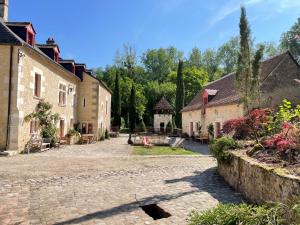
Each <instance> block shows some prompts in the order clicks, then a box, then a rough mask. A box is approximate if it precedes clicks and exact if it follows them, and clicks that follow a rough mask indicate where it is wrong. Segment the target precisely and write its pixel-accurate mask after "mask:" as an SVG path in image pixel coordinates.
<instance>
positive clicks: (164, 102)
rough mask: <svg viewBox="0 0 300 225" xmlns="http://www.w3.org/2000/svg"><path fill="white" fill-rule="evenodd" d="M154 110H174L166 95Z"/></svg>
mask: <svg viewBox="0 0 300 225" xmlns="http://www.w3.org/2000/svg"><path fill="white" fill-rule="evenodd" d="M154 110H173V107H172V106H171V104H170V103H169V102H168V100H167V99H166V98H165V97H162V98H161V99H160V101H159V102H158V103H157V104H156V106H155V107H154Z"/></svg>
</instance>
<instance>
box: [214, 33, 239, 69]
mask: <svg viewBox="0 0 300 225" xmlns="http://www.w3.org/2000/svg"><path fill="white" fill-rule="evenodd" d="M238 54H239V38H238V37H232V38H230V39H229V41H227V42H225V43H224V44H223V45H222V46H221V47H219V48H218V52H217V55H218V56H217V58H218V59H219V60H220V64H221V66H222V68H223V70H224V74H228V73H231V72H234V71H235V70H236V66H237V59H238Z"/></svg>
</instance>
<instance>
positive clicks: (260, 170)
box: [218, 152, 300, 203]
mask: <svg viewBox="0 0 300 225" xmlns="http://www.w3.org/2000/svg"><path fill="white" fill-rule="evenodd" d="M232 154H233V160H232V161H231V163H230V164H224V163H219V165H218V171H219V173H220V175H221V176H223V177H224V179H225V181H226V182H227V183H229V185H230V186H232V187H233V188H234V189H236V190H237V191H239V192H240V193H242V195H243V196H244V197H245V198H246V199H247V200H249V201H250V202H252V203H264V202H270V201H271V202H286V201H287V200H288V199H291V198H293V197H297V196H298V197H299V196H300V177H296V176H292V175H287V174H285V173H283V170H282V169H281V168H278V169H274V168H272V167H270V166H268V165H262V164H259V163H257V162H256V161H254V160H253V159H251V158H250V157H248V156H246V155H245V154H243V153H241V152H232Z"/></svg>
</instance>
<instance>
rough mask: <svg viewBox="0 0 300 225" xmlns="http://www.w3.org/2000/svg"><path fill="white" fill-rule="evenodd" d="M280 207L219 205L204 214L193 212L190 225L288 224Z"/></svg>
mask: <svg viewBox="0 0 300 225" xmlns="http://www.w3.org/2000/svg"><path fill="white" fill-rule="evenodd" d="M283 217H284V215H283V213H282V211H281V210H280V207H279V206H273V207H268V206H264V205H263V206H253V205H247V204H238V205H235V204H219V205H218V206H217V207H215V208H213V209H211V210H208V211H205V212H204V213H198V212H195V211H194V212H192V214H191V217H190V219H189V223H188V224H189V225H200V224H201V225H216V224H217V225H240V224H247V225H280V224H282V225H283V224H286V225H287V224H288V223H286V222H285V221H284V219H283Z"/></svg>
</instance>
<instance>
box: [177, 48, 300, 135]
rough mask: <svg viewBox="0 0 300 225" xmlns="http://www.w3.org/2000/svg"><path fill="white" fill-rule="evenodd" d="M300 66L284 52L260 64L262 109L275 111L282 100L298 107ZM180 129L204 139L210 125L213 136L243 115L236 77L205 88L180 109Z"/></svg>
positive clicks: (220, 80) (299, 102)
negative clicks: (286, 100)
mask: <svg viewBox="0 0 300 225" xmlns="http://www.w3.org/2000/svg"><path fill="white" fill-rule="evenodd" d="M299 80H300V66H299V65H298V63H297V62H296V61H295V59H294V58H293V56H292V55H291V54H290V52H285V53H282V54H280V55H277V56H275V57H272V58H270V59H267V60H265V61H263V62H262V65H261V103H262V104H261V106H262V107H271V108H275V107H276V106H278V105H280V104H281V102H282V100H283V99H285V98H286V99H288V100H290V101H291V102H293V103H295V104H300V84H299ZM181 113H182V129H183V132H184V133H187V134H188V135H190V136H191V135H193V134H195V135H197V134H198V130H199V129H200V128H201V135H202V134H203V135H207V133H208V132H207V126H208V125H209V124H213V126H214V133H215V134H214V135H215V136H217V134H218V133H219V132H220V130H221V129H222V126H223V123H224V122H225V121H227V120H229V119H233V118H238V117H240V116H242V115H243V114H244V106H243V104H242V103H241V101H240V96H239V94H238V91H237V90H236V88H235V73H230V74H228V75H226V76H224V77H222V78H220V79H219V80H216V81H213V82H211V83H209V84H208V85H206V86H205V87H204V88H203V89H202V90H201V91H200V92H199V93H198V94H197V95H196V96H195V97H194V99H193V100H192V101H191V102H190V103H189V104H188V105H187V106H186V107H184V108H183V109H182V111H181Z"/></svg>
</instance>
